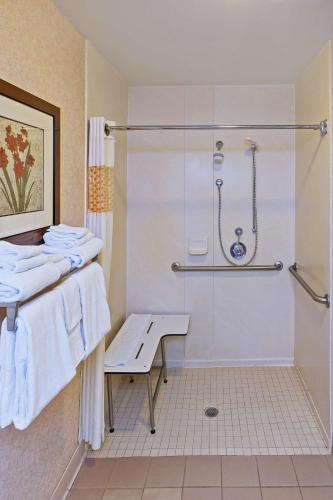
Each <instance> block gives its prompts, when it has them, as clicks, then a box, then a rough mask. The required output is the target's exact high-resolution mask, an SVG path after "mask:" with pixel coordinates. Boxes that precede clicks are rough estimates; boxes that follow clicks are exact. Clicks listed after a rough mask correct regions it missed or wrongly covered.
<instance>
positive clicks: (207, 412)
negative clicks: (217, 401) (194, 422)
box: [205, 406, 219, 418]
mask: <svg viewBox="0 0 333 500" xmlns="http://www.w3.org/2000/svg"><path fill="white" fill-rule="evenodd" d="M218 413H219V411H218V409H217V408H214V406H209V407H208V408H205V415H206V417H210V418H211V417H216V416H217V415H218Z"/></svg>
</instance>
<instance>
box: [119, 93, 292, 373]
mask: <svg viewBox="0 0 333 500" xmlns="http://www.w3.org/2000/svg"><path fill="white" fill-rule="evenodd" d="M293 122H294V87H293V86H291V85H290V86H289V85H270V86H215V87H209V86H189V87H180V86H173V87H172V86H170V87H163V86H162V87H131V88H130V91H129V123H131V124H154V123H155V124H156V123H157V124H158V123H162V124H176V125H177V124H183V123H187V124H196V123H199V124H200V123H201V124H205V123H206V124H210V123H216V124H218V123H231V124H237V123H240V124H242V123H243V124H244V123H257V124H260V123H263V124H275V123H293ZM246 136H251V137H252V138H253V140H255V141H257V143H258V145H259V152H258V154H257V171H258V187H257V190H258V219H259V248H258V254H257V257H256V259H255V262H254V263H258V264H273V263H274V262H275V261H277V260H281V261H283V263H284V265H285V267H284V269H283V271H282V272H280V273H279V272H265V273H258V272H257V273H245V272H244V273H237V274H236V273H228V274H226V273H217V272H215V273H186V274H181V273H178V274H175V273H173V272H172V271H171V269H170V266H171V263H172V262H173V261H179V262H181V263H185V264H190V263H191V264H198V265H204V264H214V265H219V264H225V263H226V262H225V261H224V258H223V256H222V255H221V251H220V248H219V243H218V236H217V202H218V200H217V190H216V186H215V180H216V179H217V178H222V179H223V181H224V185H223V233H224V239H225V247H226V249H227V250H228V249H229V247H230V245H231V243H232V242H233V241H234V240H235V235H234V229H235V227H237V226H242V227H243V229H244V235H243V241H244V242H245V244H246V246H247V248H248V255H250V254H251V252H252V250H253V245H254V241H253V235H252V231H251V228H252V226H251V214H252V212H251V156H250V155H249V153H248V151H246V144H245V137H246ZM217 140H222V141H224V154H225V160H224V162H223V165H222V166H219V167H217V166H215V167H214V166H213V162H212V155H213V152H214V145H215V142H216V141H217ZM128 143H129V153H128V260H127V272H128V283H129V284H130V286H128V290H127V308H128V312H129V313H130V312H135V311H136V312H145V311H151V312H155V313H162V312H167V313H183V312H187V313H190V314H191V329H190V333H189V335H188V337H187V339H186V341H185V342H184V341H183V340H172V341H168V352H169V359H171V362H172V364H174V365H182V364H183V361H184V359H185V365H186V366H216V365H251V364H256V365H257V364H291V363H292V362H293V345H294V298H293V284H292V281H291V279H290V276H289V273H288V265H290V263H292V262H293V260H294V132H293V131H276V130H271V131H259V130H258V131H239V130H238V131H223V132H216V133H213V132H211V131H186V132H184V131H149V132H147V131H146V132H129V133H128ZM197 236H204V237H207V238H208V254H207V255H205V256H201V257H198V256H196V257H194V256H190V255H189V254H188V240H189V239H190V238H195V237H197Z"/></svg>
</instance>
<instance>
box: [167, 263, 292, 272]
mask: <svg viewBox="0 0 333 500" xmlns="http://www.w3.org/2000/svg"><path fill="white" fill-rule="evenodd" d="M171 269H172V271H173V272H175V273H184V272H192V271H195V272H196V271H206V272H209V271H212V272H215V271H218V272H248V271H281V270H282V269H283V263H282V262H281V261H280V260H278V261H277V262H275V263H274V264H273V265H271V266H270V265H267V266H266V265H257V266H182V265H181V264H180V263H179V262H173V263H172V264H171Z"/></svg>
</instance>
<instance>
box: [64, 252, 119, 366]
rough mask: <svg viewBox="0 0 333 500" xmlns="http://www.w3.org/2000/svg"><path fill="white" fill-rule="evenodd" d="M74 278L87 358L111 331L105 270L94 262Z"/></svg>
mask: <svg viewBox="0 0 333 500" xmlns="http://www.w3.org/2000/svg"><path fill="white" fill-rule="evenodd" d="M88 244H89V243H88ZM72 278H73V279H74V280H75V281H76V282H77V283H78V285H79V288H80V299H81V308H82V336H83V341H84V349H85V355H86V357H87V356H88V355H89V354H90V353H91V352H92V351H93V350H94V349H95V347H96V346H97V344H98V343H99V342H100V341H101V340H102V339H103V337H104V336H105V335H106V334H107V333H108V332H109V331H110V329H111V318H110V310H109V306H108V303H107V298H106V289H105V281H104V274H103V269H102V268H101V266H100V265H99V264H97V262H93V263H92V264H90V265H89V266H87V267H85V268H84V269H82V271H78V272H76V273H75V274H73V276H72Z"/></svg>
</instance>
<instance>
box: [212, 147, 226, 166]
mask: <svg viewBox="0 0 333 500" xmlns="http://www.w3.org/2000/svg"><path fill="white" fill-rule="evenodd" d="M222 148H223V142H222V141H217V143H216V149H217V151H216V152H215V153H214V154H213V161H214V163H215V164H216V165H221V163H222V162H223V159H224V154H223V153H222Z"/></svg>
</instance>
